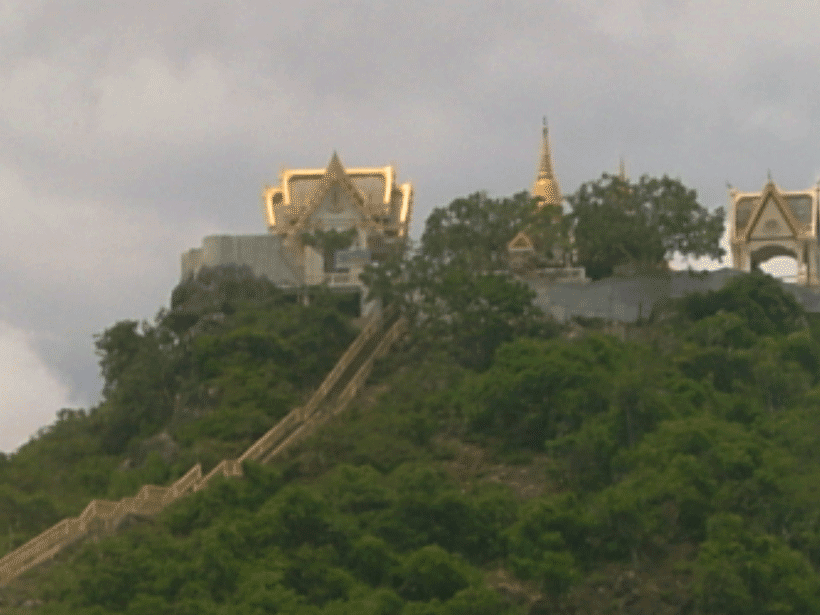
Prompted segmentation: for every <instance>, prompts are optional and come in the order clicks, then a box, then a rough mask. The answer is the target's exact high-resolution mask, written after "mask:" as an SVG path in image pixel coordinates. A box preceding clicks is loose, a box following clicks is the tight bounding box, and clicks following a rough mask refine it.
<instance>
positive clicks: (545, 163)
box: [532, 117, 561, 207]
mask: <svg viewBox="0 0 820 615" xmlns="http://www.w3.org/2000/svg"><path fill="white" fill-rule="evenodd" d="M532 195H533V196H534V197H535V198H536V199H538V207H544V206H545V205H558V206H560V205H561V188H559V187H558V179H557V178H556V177H555V174H554V173H553V172H552V154H551V152H550V140H549V131H548V128H547V118H546V117H545V118H544V128H543V132H542V137H541V156H540V158H539V160H538V177H537V178H536V180H535V184H534V185H533V188H532Z"/></svg>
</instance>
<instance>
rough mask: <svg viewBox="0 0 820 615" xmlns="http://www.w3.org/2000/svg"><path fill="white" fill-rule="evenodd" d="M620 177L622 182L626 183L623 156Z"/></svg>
mask: <svg viewBox="0 0 820 615" xmlns="http://www.w3.org/2000/svg"><path fill="white" fill-rule="evenodd" d="M618 177H619V178H620V179H621V181H622V182H626V181H627V180H626V165H625V164H624V157H623V156H621V162H620V164H619V165H618Z"/></svg>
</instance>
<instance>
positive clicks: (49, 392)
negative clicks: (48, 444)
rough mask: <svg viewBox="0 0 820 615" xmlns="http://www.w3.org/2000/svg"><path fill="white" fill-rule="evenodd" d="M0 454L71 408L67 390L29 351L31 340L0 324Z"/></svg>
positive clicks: (22, 441)
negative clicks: (60, 412)
mask: <svg viewBox="0 0 820 615" xmlns="http://www.w3.org/2000/svg"><path fill="white" fill-rule="evenodd" d="M0 391H2V395H0V450H2V451H5V452H11V451H13V450H15V449H16V448H17V447H19V446H20V445H21V444H24V443H25V442H26V441H27V440H28V438H29V437H30V436H31V435H33V434H34V433H35V432H36V431H37V429H39V428H40V427H42V426H43V425H46V424H49V423H52V422H53V421H54V418H55V415H56V413H57V411H58V410H60V409H61V408H65V407H70V406H71V401H72V400H71V399H70V396H69V389H68V387H67V386H66V385H65V384H63V383H62V382H61V381H60V380H59V378H58V377H57V376H56V375H55V374H54V373H53V372H52V371H51V370H50V369H49V368H48V367H47V366H46V364H45V363H44V362H43V360H42V359H41V358H40V357H39V356H38V355H37V353H36V352H35V351H34V350H33V348H32V342H31V336H30V334H28V333H27V332H25V331H23V330H22V329H17V328H15V327H13V326H12V325H10V324H9V323H7V322H4V321H0Z"/></svg>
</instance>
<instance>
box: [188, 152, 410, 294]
mask: <svg viewBox="0 0 820 615" xmlns="http://www.w3.org/2000/svg"><path fill="white" fill-rule="evenodd" d="M262 204H263V209H264V213H265V220H266V222H267V226H268V233H267V234H264V235H212V236H209V237H205V238H204V239H203V240H202V246H201V247H199V248H193V249H191V250H188V251H187V252H185V253H184V254H183V255H182V279H183V280H184V279H187V278H190V277H192V276H195V275H196V274H197V273H198V272H199V271H200V269H202V268H203V267H215V266H219V265H247V266H249V267H250V268H251V270H252V271H253V272H254V274H256V275H258V276H265V277H267V278H268V279H269V280H270V281H271V282H273V283H274V284H276V285H277V286H280V287H282V288H293V289H299V288H304V287H306V286H308V287H309V286H318V285H326V286H328V287H330V288H333V289H337V290H343V291H344V290H350V291H357V292H362V283H361V281H360V280H359V274H360V273H361V272H362V270H363V268H364V267H365V265H367V264H368V263H370V262H373V261H379V260H383V259H385V258H387V257H388V256H389V255H390V254H394V253H397V252H401V251H402V250H403V249H404V246H405V243H406V240H407V234H408V230H409V226H410V217H411V215H412V211H413V187H412V186H411V184H409V183H403V184H398V183H397V182H396V170H395V169H394V168H393V167H392V166H384V167H364V168H358V167H357V168H349V169H346V168H345V167H344V165H343V164H342V161H341V160H340V159H339V156H338V154H336V152H334V153H333V156H332V157H331V159H330V162H329V163H328V165H327V167H326V168H324V169H285V170H283V171H282V172H281V176H280V183H279V185H278V186H271V187H266V188H265V189H264V190H263V191H262ZM362 294H364V293H362Z"/></svg>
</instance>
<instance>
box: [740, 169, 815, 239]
mask: <svg viewBox="0 0 820 615" xmlns="http://www.w3.org/2000/svg"><path fill="white" fill-rule="evenodd" d="M801 226H803V225H801V224H800V223H799V222H798V221H797V220H796V219H795V217H794V215H793V214H792V212H791V209H790V208H789V206H788V204H787V203H786V200H785V199H784V197H783V195H782V194H781V192H780V190H778V188H777V186H776V185H775V184H774V182H772V181H769V183H767V184H766V187H765V188H764V189H763V192H762V194H761V195H760V198H759V200H758V201H757V203H756V204H755V208H754V209H753V210H752V215H751V219H750V221H749V223H748V224H747V225H746V228H745V229H744V232H743V233H742V235H741V238H742V239H743V240H746V241H748V240H749V239H769V238H782V237H797V236H798V235H799V234H800V230H801Z"/></svg>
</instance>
